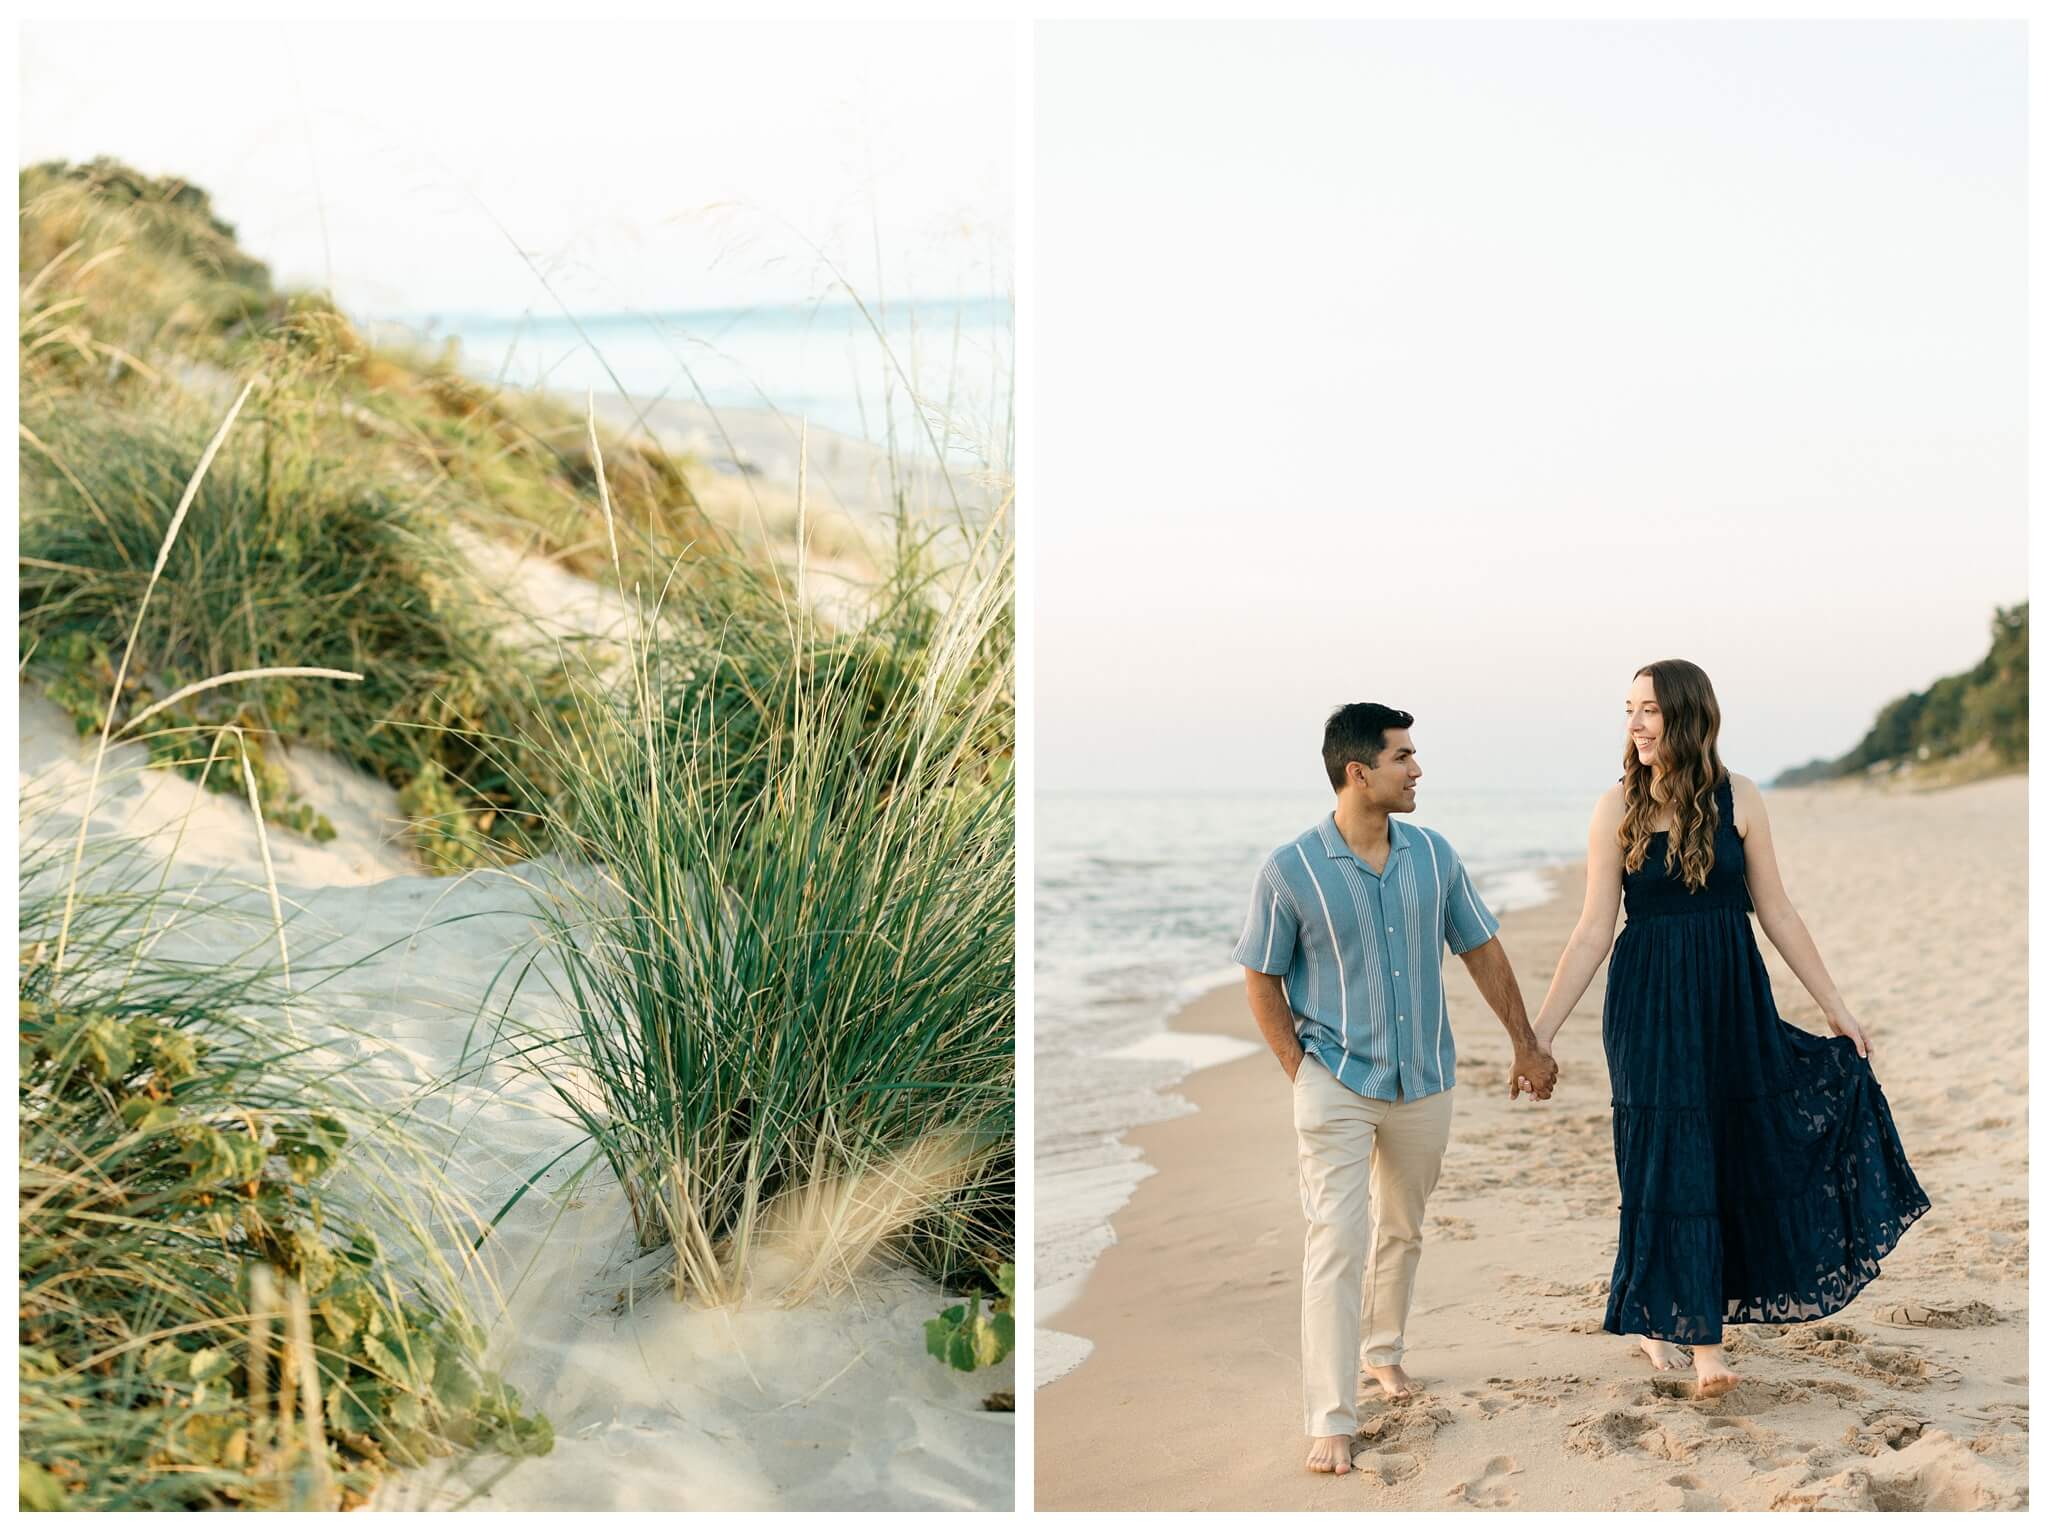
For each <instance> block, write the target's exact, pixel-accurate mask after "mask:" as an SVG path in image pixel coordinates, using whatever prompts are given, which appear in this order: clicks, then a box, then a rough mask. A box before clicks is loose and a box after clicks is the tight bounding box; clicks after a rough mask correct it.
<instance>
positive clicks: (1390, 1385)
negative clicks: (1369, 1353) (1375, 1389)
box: [1365, 1362, 1415, 1398]
mask: <svg viewBox="0 0 2048 1531" xmlns="http://www.w3.org/2000/svg"><path fill="white" fill-rule="evenodd" d="M1365 1369H1366V1372H1367V1373H1368V1374H1369V1375H1370V1376H1371V1377H1372V1380H1373V1381H1375V1382H1377V1383H1378V1384H1379V1385H1380V1391H1381V1392H1382V1393H1385V1394H1386V1395H1387V1396H1388V1397H1389V1398H1412V1397H1414V1396H1415V1379H1414V1378H1413V1377H1411V1376H1409V1375H1408V1374H1407V1373H1406V1372H1404V1371H1402V1370H1401V1368H1400V1365H1399V1364H1398V1363H1396V1364H1395V1365H1393V1366H1374V1365H1372V1364H1371V1363H1370V1362H1368V1363H1367V1364H1366V1368H1365Z"/></svg>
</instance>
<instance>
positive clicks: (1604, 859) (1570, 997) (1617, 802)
mask: <svg viewBox="0 0 2048 1531" xmlns="http://www.w3.org/2000/svg"><path fill="white" fill-rule="evenodd" d="M1620 828H1621V787H1620V786H1619V785H1618V784H1617V785H1615V786H1612V787H1609V788H1608V789H1607V790H1606V792H1604V793H1602V794H1601V797H1600V801H1599V802H1598V803H1596V804H1595V805H1594V807H1593V822H1592V824H1591V825H1590V826H1589V827H1588V828H1587V830H1586V902H1585V905H1584V907H1582V908H1581V909H1580V910H1579V923H1578V924H1577V925H1575V926H1573V927H1572V933H1571V939H1569V940H1568V941H1566V942H1565V944H1564V954H1563V955H1562V956H1561V957H1559V958H1558V959H1557V971H1556V972H1555V973H1553V974H1552V975H1551V978H1550V992H1549V993H1548V994H1546V995H1544V996H1543V1008H1542V1009H1541V1010H1539V1011H1537V1012H1536V1024H1535V1027H1534V1028H1533V1029H1534V1031H1535V1033H1536V1040H1537V1041H1538V1042H1539V1043H1541V1044H1542V1046H1543V1049H1544V1051H1545V1052H1548V1051H1549V1050H1550V1044H1551V1042H1552V1040H1553V1039H1554V1038H1555V1037H1556V1036H1557V1033H1558V1030H1559V1028H1560V1027H1562V1026H1563V1025H1564V1018H1565V1017H1566V1016H1568V1015H1570V1014H1571V1013H1572V1010H1573V1008H1574V1007H1575V1006H1576V1005H1577V1004H1578V1002H1579V1000H1580V999H1581V998H1583V997H1584V995H1585V992H1586V986H1587V985H1588V984H1590V983H1591V982H1592V981H1593V975H1594V974H1595V973H1597V972H1598V971H1599V970H1600V964H1601V963H1603V962H1605V961H1606V960H1607V953H1608V950H1609V949H1610V948H1611V947H1612V946H1613V945H1614V922H1615V919H1616V917H1617V916H1619V915H1620V913H1621V847H1620V846H1619V845H1618V844H1616V843H1615V835H1616V834H1617V833H1618V832H1619V830H1620Z"/></svg>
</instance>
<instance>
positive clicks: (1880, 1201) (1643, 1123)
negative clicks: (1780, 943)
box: [1601, 779, 1928, 1345]
mask: <svg viewBox="0 0 2048 1531" xmlns="http://www.w3.org/2000/svg"><path fill="white" fill-rule="evenodd" d="M1714 801H1715V803H1716V805H1717V806H1718V808H1719V810H1720V823H1719V825H1718V826H1717V827H1716V830H1715V834H1714V866H1713V870H1712V872H1711V873H1710V874H1709V875H1708V878H1707V884H1706V886H1705V887H1704V888H1702V889H1701V890H1700V891H1699V892H1697V893H1694V892H1691V891H1689V890H1688V889H1687V888H1686V885H1685V880H1684V878H1683V877H1681V876H1678V875H1676V874H1675V873H1673V872H1668V871H1666V870H1665V866H1664V855H1665V849H1666V844H1667V840H1668V837H1667V836H1666V835H1665V834H1664V833H1663V832H1661V831H1660V832H1659V833H1658V834H1657V835H1655V836H1654V837H1653V838H1652V839H1651V841H1650V849H1649V854H1648V855H1647V856H1646V857H1645V858H1644V859H1643V866H1642V870H1641V871H1638V872H1625V873H1623V875H1622V895H1623V899H1624V901H1625V904H1626V908H1627V911H1628V923H1627V925H1626V926H1625V927H1624V928H1623V929H1622V932H1621V935H1620V937H1619V938H1618V939H1617V940H1616V941H1615V943H1614V952H1613V955H1612V956H1611V958H1610V959H1609V963H1608V971H1607V1004H1606V1014H1605V1016H1604V1018H1603V1020H1602V1023H1601V1039H1602V1041H1603V1042H1604V1043H1605V1044H1606V1048H1607V1072H1608V1075H1609V1078H1610V1080H1611V1082H1612V1085H1613V1091H1614V1162H1615V1168H1616V1170H1617V1171H1618V1172H1619V1174H1620V1178H1621V1247H1620V1249H1619V1251H1618V1252H1617V1253H1616V1255H1615V1258H1614V1278H1613V1282H1612V1285H1611V1286H1610V1288H1609V1291H1608V1296H1607V1322H1606V1325H1605V1327H1606V1328H1607V1329H1608V1330H1609V1331H1610V1332H1611V1333H1614V1334H1644V1335H1649V1336H1650V1337H1652V1338H1653V1339H1660V1340H1669V1341H1671V1342H1672V1343H1674V1344H1680V1345H1718V1344H1719V1343H1721V1326H1722V1325H1723V1324H1757V1323H1788V1322H1796V1321H1798V1320H1800V1319H1809V1318H1820V1317H1823V1316H1824V1315H1826V1314H1829V1313H1834V1312H1837V1311H1839V1310H1840V1309H1842V1308H1843V1307H1845V1306H1846V1305H1847V1304H1848V1302H1849V1300H1850V1299H1851V1298H1853V1297H1854V1296H1855V1295H1856V1294H1857V1293H1858V1292H1860V1291H1861V1290H1862V1289H1863V1288H1864V1286H1866V1285H1867V1284H1868V1283H1869V1282H1870V1280H1871V1278H1872V1277H1874V1276H1876V1275H1877V1273H1878V1268H1877V1262H1878V1260H1879V1259H1880V1258H1881V1257H1882V1256H1884V1255H1887V1254H1889V1253H1891V1251H1892V1249H1893V1247H1894V1246H1895V1245H1897V1243H1898V1242H1899V1237H1900V1235H1901V1234H1903V1233H1904V1232H1905V1231H1906V1229H1907V1228H1908V1227H1909V1226H1910V1225H1911V1224H1912V1223H1913V1221H1914V1219H1916V1218H1918V1217H1919V1216H1920V1214H1921V1213H1923V1212H1925V1211H1926V1210H1927V1206H1928V1202H1927V1197H1926V1195H1925V1194H1924V1193H1923V1192H1922V1191H1921V1189H1920V1183H1919V1181H1917V1180H1916V1179H1914V1178H1913V1171H1912V1168H1911V1166H1909V1165H1908V1164H1907V1163H1906V1154H1905V1150H1904V1149H1903V1148H1901V1147H1900V1145H1899V1135H1898V1131H1897V1129H1896V1128H1894V1127H1893V1125H1892V1113H1891V1108H1890V1107H1889V1106H1888V1105H1887V1104H1886V1103H1885V1098H1884V1091H1883V1090H1881V1089H1879V1088H1878V1084H1877V1079H1876V1078H1875V1076H1873V1075H1872V1073H1871V1072H1870V1064H1869V1063H1868V1062H1867V1061H1866V1060H1865V1059H1862V1058H1859V1057H1857V1056H1856V1044H1855V1043H1854V1042H1852V1041H1851V1040H1850V1039H1849V1038H1847V1037H1817V1036H1813V1035H1812V1034H1810V1033H1808V1032H1805V1031H1802V1030H1800V1029H1799V1028H1798V1027H1796V1026H1793V1025H1791V1024H1790V1023H1788V1022H1786V1021H1784V1020H1781V1019H1780V1018H1779V1016H1778V1011H1777V1007H1776V1005H1774V1004H1773V1003H1772V1000H1771V985H1770V978H1769V976H1768V974H1767V973H1766V972H1765V969H1764V961H1763V954H1762V953H1761V952H1759V951H1758V950H1757V944H1756V937H1755V935H1754V934H1753V933H1752V932H1751V930H1750V924H1749V911H1750V902H1749V885H1748V882H1747V880H1746V878H1745V875H1744V862H1743V854H1742V837H1741V836H1740V835H1738V834H1737V833H1736V832H1735V802H1734V796H1733V792H1732V789H1731V788H1730V785H1729V783H1728V782H1727V781H1726V780H1725V779H1724V780H1723V781H1722V782H1721V785H1720V786H1719V787H1718V788H1717V789H1716V790H1715V794H1714Z"/></svg>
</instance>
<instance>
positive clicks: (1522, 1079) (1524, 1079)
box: [1508, 1043, 1557, 1100]
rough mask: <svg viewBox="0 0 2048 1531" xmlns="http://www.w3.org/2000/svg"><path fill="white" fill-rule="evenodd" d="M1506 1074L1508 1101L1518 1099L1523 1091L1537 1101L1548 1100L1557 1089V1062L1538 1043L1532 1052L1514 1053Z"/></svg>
mask: <svg viewBox="0 0 2048 1531" xmlns="http://www.w3.org/2000/svg"><path fill="white" fill-rule="evenodd" d="M1508 1073H1509V1075H1510V1078H1509V1081H1508V1099H1509V1100H1515V1099H1518V1098H1519V1097H1520V1095H1521V1093H1522V1091H1524V1090H1527V1091H1528V1092H1529V1093H1530V1094H1531V1095H1532V1096H1534V1097H1535V1098H1536V1099H1537V1100H1548V1099H1550V1092H1551V1091H1552V1090H1553V1089H1555V1088H1556V1087H1557V1060H1556V1059H1555V1058H1553V1057H1551V1056H1550V1054H1549V1052H1548V1051H1546V1050H1545V1049H1544V1048H1543V1047H1542V1045H1541V1044H1540V1043H1539V1044H1538V1046H1537V1048H1536V1050H1535V1051H1533V1052H1518V1053H1516V1054H1515V1061H1514V1066H1513V1067H1512V1068H1510V1069H1509V1070H1508Z"/></svg>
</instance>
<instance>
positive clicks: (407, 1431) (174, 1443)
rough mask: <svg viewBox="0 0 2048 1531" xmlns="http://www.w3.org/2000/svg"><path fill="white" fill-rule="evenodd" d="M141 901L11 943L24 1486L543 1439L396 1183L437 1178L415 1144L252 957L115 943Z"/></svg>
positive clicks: (279, 1474) (305, 1490)
mask: <svg viewBox="0 0 2048 1531" xmlns="http://www.w3.org/2000/svg"><path fill="white" fill-rule="evenodd" d="M60 902H61V899H59V898H58V897H56V896H55V895H53V894H51V893H49V892H48V891H43V892H32V893H31V894H30V896H29V897H27V898H25V899H24V906H23V907H24V925H25V929H26V930H28V931H30V932H36V931H41V930H45V929H47V928H48V927H50V926H51V925H53V924H54V923H55V915H56V912H57V905H58V904H59V903H60ZM149 905H150V899H149V898H148V896H147V895H144V894H142V893H138V892H120V891H114V892H107V891H100V892H96V893H95V894H94V895H93V896H92V897H91V898H90V899H88V900H86V901H85V902H84V903H83V904H82V905H81V908H80V912H79V914H78V916H77V918H76V920H75V921H74V924H73V926H72V929H71V943H70V944H71V952H72V953H73V956H74V958H75V959H76V960H75V963H67V964H66V966H65V967H64V969H63V970H62V972H60V971H59V969H58V968H57V966H56V964H55V962H54V961H53V960H52V958H53V951H52V947H51V943H50V942H49V941H48V940H47V939H35V940H31V941H30V943H29V944H28V945H27V946H26V947H25V948H24V951H23V961H22V964H21V968H20V984H19V987H20V1028H19V1039H20V1040H19V1064H20V1089H19V1095H18V1101H17V1105H18V1112H19V1121H20V1140H19V1166H20V1182H19V1183H20V1200H21V1208H20V1297H19V1342H20V1411H21V1412H20V1419H21V1426H20V1429H21V1437H20V1443H21V1462H22V1473H21V1490H20V1498H21V1507H22V1508H23V1509H60V1508H61V1509H172V1508H236V1507H239V1508H319V1507H335V1506H342V1507H346V1506H348V1505H351V1504H357V1503H361V1502H362V1501H363V1499H364V1498H365V1497H366V1496H367V1494H368V1492H369V1490H370V1488H371V1487H372V1486H373V1485H374V1484H375V1482H376V1481H377V1479H378V1478H379V1477H380V1476H381V1475H383V1474H384V1473H387V1472H389V1471H391V1470H392V1469H394V1468H396V1467H399V1466H404V1465H412V1464H417V1463H420V1462H423V1461H425V1460H426V1459H427V1458H429V1457H431V1456H434V1455H441V1454H446V1453H448V1452H451V1451H454V1450H457V1449H467V1448H479V1449H491V1450H496V1451H500V1452H505V1453H508V1454H515V1455H516V1454H526V1453H535V1452H544V1451H546V1450H547V1449H548V1448H549V1446H550V1445H551V1440H552V1437H551V1434H550V1432H549V1429H548V1426H547V1422H546V1421H545V1420H544V1419H541V1418H539V1417H537V1416H533V1415H530V1414H528V1413H526V1412H525V1411H523V1410H522V1408H521V1407H520V1404H519V1400H518V1397H517V1395H516V1394H514V1393H513V1392H512V1391H511V1390H510V1389H509V1388H507V1387H505V1386H504V1385H503V1384H502V1383H501V1382H500V1381H499V1380H498V1379H497V1378H496V1377H495V1376H493V1375H492V1374H490V1373H489V1372H487V1371H486V1370H485V1369H484V1368H483V1366H482V1364H481V1357H482V1353H483V1335H482V1332H481V1330H480V1329H479V1328H478V1326H477V1325H476V1324H475V1322H474V1321H473V1320H472V1319H470V1318H469V1317H468V1315H467V1312H466V1310H465V1308H464V1306H463V1302H462V1299H461V1297H460V1295H459V1286H458V1283H457V1281H456V1279H455V1277H454V1273H453V1272H451V1271H450V1270H449V1269H448V1268H447V1267H446V1266H445V1265H444V1264H443V1263H442V1262H441V1261H440V1259H439V1257H438V1255H437V1254H436V1253H435V1244H434V1241H433V1238H432V1236H431V1233H430V1231H429V1230H430V1228H431V1227H432V1226H433V1225H434V1224H436V1223H437V1222H439V1221H440V1218H439V1216H438V1215H437V1214H434V1213H432V1212H431V1210H428V1211H425V1212H423V1211H422V1210H421V1209H420V1208H419V1207H417V1206H416V1205H415V1204H414V1202H415V1201H416V1200H417V1194H416V1193H414V1192H412V1191H408V1192H406V1193H405V1194H404V1195H400V1194H398V1193H396V1192H394V1191H393V1190H392V1189H390V1188H391V1187H394V1186H413V1187H418V1186H426V1187H428V1188H429V1189H428V1190H427V1191H426V1192H425V1193H419V1194H424V1195H425V1196H426V1199H427V1200H428V1201H429V1202H431V1200H432V1192H431V1185H432V1171H431V1169H430V1168H429V1167H428V1165H427V1164H426V1162H425V1158H424V1155H423V1154H421V1153H420V1152H419V1151H418V1150H416V1149H414V1148H413V1147H412V1146H411V1145H410V1144H409V1143H408V1142H407V1140H406V1139H405V1138H404V1137H403V1135H402V1134H400V1133H399V1132H398V1131H397V1130H396V1129H395V1128H394V1127H393V1126H392V1124H391V1123H390V1122H389V1121H388V1120H387V1119H386V1118H385V1117H384V1116H383V1114H382V1113H378V1112H375V1111H373V1110H370V1109H369V1108H368V1107H367V1106H366V1104H365V1103H364V1102H363V1101H362V1100H361V1099H359V1098H358V1097H357V1096H356V1095H355V1094H354V1093H353V1092H352V1091H351V1090H349V1089H348V1088H347V1087H346V1079H345V1072H346V1071H345V1070H343V1071H337V1070H336V1069H335V1067H334V1065H333V1064H332V1063H331V1062H323V1061H322V1060H321V1056H320V1052H319V1050H318V1049H314V1048H309V1047H307V1046H306V1045H304V1044H294V1043H292V1042H291V1041H290V1040H289V1030H288V1028H286V1027H284V1026H282V1025H281V1024H280V1016H281V1006H282V1004H283V1003H284V997H283V995H282V994H281V993H280V992H278V991H277V990H276V989H274V987H273V986H272V984H271V983H270V981H269V980H268V979H267V978H266V977H264V976H263V975H262V974H260V973H256V972H248V971H238V970H236V969H233V968H211V967H208V968H191V967H185V966H177V965H167V964H162V963H158V962H156V961H154V960H152V959H142V960H140V961H136V962H133V963H131V962H130V961H129V956H130V952H129V951H128V950H127V949H126V948H127V947H128V944H129V942H130V941H132V940H133V939H135V938H136V935H137V931H136V927H135V925H134V918H135V917H136V916H137V915H139V914H141V913H142V912H143V911H145V910H146V909H147V908H148V907H149ZM124 973H125V978H124V979H122V980H121V981H114V978H113V977H110V975H123V974H124ZM96 975H97V976H96Z"/></svg>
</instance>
